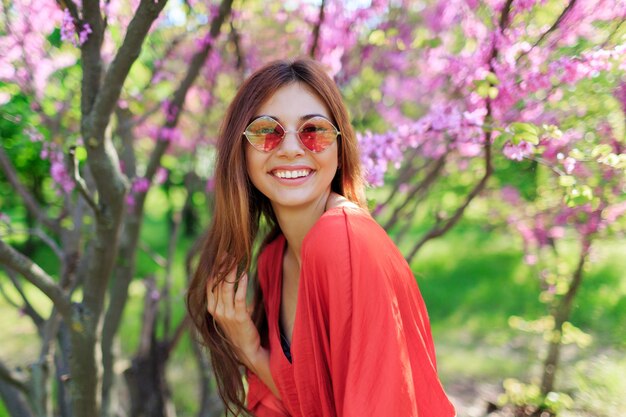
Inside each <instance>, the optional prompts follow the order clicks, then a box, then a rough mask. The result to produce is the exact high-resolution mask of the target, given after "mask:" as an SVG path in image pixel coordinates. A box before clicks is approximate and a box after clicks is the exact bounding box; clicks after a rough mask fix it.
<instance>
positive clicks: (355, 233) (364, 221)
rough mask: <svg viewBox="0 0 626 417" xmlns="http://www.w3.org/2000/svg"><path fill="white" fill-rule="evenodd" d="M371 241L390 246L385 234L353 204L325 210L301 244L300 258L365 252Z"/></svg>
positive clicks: (364, 212) (368, 248)
mask: <svg viewBox="0 0 626 417" xmlns="http://www.w3.org/2000/svg"><path fill="white" fill-rule="evenodd" d="M375 242H378V243H384V244H387V243H390V242H391V241H390V239H389V237H388V236H387V233H386V232H385V231H384V229H383V228H382V227H380V225H379V224H378V223H377V222H376V220H374V218H372V216H371V215H370V213H369V212H368V211H367V210H365V209H363V208H361V207H358V206H357V205H355V204H354V203H348V204H342V205H339V206H336V207H332V208H329V209H328V210H327V211H326V212H324V214H323V215H322V217H320V219H319V220H318V221H317V223H315V225H314V226H313V227H312V228H311V230H310V231H309V233H308V234H307V236H306V237H305V239H304V242H303V256H306V255H309V256H316V255H317V256H323V257H325V258H326V259H336V258H337V257H340V256H342V255H345V254H346V253H354V251H358V252H363V251H366V252H369V251H370V250H374V245H373V244H375Z"/></svg>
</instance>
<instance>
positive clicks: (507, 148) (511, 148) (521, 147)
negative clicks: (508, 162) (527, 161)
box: [502, 140, 535, 161]
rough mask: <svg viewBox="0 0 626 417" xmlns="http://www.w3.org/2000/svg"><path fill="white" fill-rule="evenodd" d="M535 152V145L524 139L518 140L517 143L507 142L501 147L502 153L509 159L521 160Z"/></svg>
mask: <svg viewBox="0 0 626 417" xmlns="http://www.w3.org/2000/svg"><path fill="white" fill-rule="evenodd" d="M534 152H535V146H534V145H533V144H531V143H528V142H526V141H523V140H522V141H520V142H519V143H518V144H517V145H515V144H513V143H512V142H510V141H509V142H507V143H506V144H505V145H504V148H503V149H502V153H503V154H504V156H506V157H507V158H509V159H512V160H514V161H521V160H523V159H524V158H527V157H529V156H531V155H532V154H533V153H534Z"/></svg>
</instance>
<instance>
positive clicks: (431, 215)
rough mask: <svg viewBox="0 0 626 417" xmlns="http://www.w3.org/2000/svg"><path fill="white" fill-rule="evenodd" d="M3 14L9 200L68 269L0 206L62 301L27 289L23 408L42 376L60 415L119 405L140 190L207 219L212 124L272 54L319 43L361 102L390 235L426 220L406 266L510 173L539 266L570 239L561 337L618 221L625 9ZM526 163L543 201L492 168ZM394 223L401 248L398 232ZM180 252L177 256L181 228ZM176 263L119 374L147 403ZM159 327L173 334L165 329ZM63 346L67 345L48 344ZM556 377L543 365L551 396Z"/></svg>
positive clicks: (13, 270) (542, 6)
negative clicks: (29, 357)
mask: <svg viewBox="0 0 626 417" xmlns="http://www.w3.org/2000/svg"><path fill="white" fill-rule="evenodd" d="M2 8H3V9H2V12H3V22H2V25H3V26H2V32H1V33H2V36H1V37H0V50H1V51H3V52H2V53H1V54H0V81H1V82H2V84H0V103H1V105H2V106H3V111H4V113H5V114H7V115H9V116H11V117H9V118H7V117H5V118H4V119H5V120H8V122H5V121H3V122H2V123H0V129H1V132H2V135H3V136H4V137H6V139H5V138H4V137H3V141H5V142H4V143H3V145H4V144H5V143H6V144H7V146H6V147H5V146H3V148H2V149H0V167H1V168H2V171H3V172H4V174H5V176H6V181H7V182H8V183H9V184H10V186H11V188H12V189H14V190H15V194H16V195H17V196H19V200H17V199H16V198H15V197H12V200H11V201H14V202H16V204H19V205H20V206H23V207H25V208H26V210H27V213H28V216H29V219H30V220H29V225H30V226H29V227H30V229H29V231H30V232H31V234H32V235H33V236H37V237H38V239H39V240H40V241H42V242H44V243H45V244H46V245H48V246H49V247H50V248H52V251H53V253H55V255H56V256H57V258H58V260H59V264H60V268H59V272H58V273H51V272H49V271H45V270H44V269H43V268H41V267H39V266H38V265H36V264H35V263H34V262H33V261H32V260H31V259H29V258H28V257H27V256H25V255H24V254H22V253H20V252H18V251H17V250H16V249H15V246H16V245H15V243H14V242H17V241H16V240H12V238H14V237H15V236H12V234H13V235H15V234H16V232H15V230H14V229H13V227H12V226H11V222H10V219H9V218H8V217H7V215H6V214H3V217H2V222H3V224H5V225H6V226H5V229H4V230H5V231H7V233H3V234H2V235H1V236H0V264H2V265H3V266H4V267H5V269H6V271H7V276H8V277H9V279H10V280H11V282H12V283H13V285H15V286H16V287H17V288H20V285H21V284H20V280H19V279H18V276H19V275H21V276H23V277H24V278H25V279H26V280H27V281H29V282H30V283H32V284H34V285H35V286H36V287H38V288H39V289H40V290H41V291H43V292H44V293H45V294H46V295H47V296H48V297H49V298H50V299H51V300H52V301H53V303H54V309H53V312H52V314H51V315H50V317H48V318H46V319H43V318H41V317H40V316H38V314H37V312H36V310H35V308H33V306H32V305H31V303H29V300H28V297H27V296H26V295H25V293H23V292H22V293H23V294H24V296H23V300H22V304H23V306H24V311H25V312H26V313H27V314H28V315H29V316H31V317H32V318H33V321H34V322H36V323H39V325H38V328H39V329H40V332H41V335H42V346H43V347H42V354H41V355H40V360H39V362H38V363H37V364H34V365H33V367H32V368H31V369H32V371H31V372H30V374H29V375H25V374H23V373H21V372H18V371H17V370H14V369H10V368H9V367H8V366H6V365H3V364H2V363H1V362H0V371H1V372H0V387H5V389H2V390H0V393H2V395H3V398H5V400H6V398H9V397H7V396H6V395H5V394H4V393H5V392H9V393H11V396H12V397H11V398H17V400H16V401H14V402H12V403H11V407H10V408H11V409H12V410H13V411H12V412H14V414H15V415H34V414H50V412H49V411H50V410H51V408H53V406H52V405H51V401H50V395H49V394H50V393H49V389H48V387H49V386H50V385H49V384H50V381H51V380H54V381H55V386H56V387H57V390H59V391H60V396H61V400H59V401H57V404H56V405H55V406H54V408H55V409H58V410H63V409H64V408H70V407H71V408H72V409H73V414H74V415H76V416H83V415H84V416H96V415H112V414H121V413H123V411H121V410H116V406H117V405H116V402H115V401H113V399H114V398H118V397H119V396H120V395H122V394H121V393H120V391H119V390H120V387H119V384H117V385H116V383H115V372H114V369H115V367H114V364H115V354H114V349H113V346H114V341H115V337H116V334H117V333H118V330H119V328H120V325H121V321H122V313H123V311H124V307H125V305H126V303H127V300H128V293H129V287H130V285H131V281H132V280H133V278H134V277H135V276H136V275H137V270H136V264H137V252H138V248H139V247H140V246H141V245H142V241H141V235H140V232H141V226H142V223H143V221H144V215H145V210H146V201H147V198H148V197H149V193H150V192H151V191H152V190H155V189H164V190H167V192H171V193H172V194H174V193H175V190H176V189H178V190H180V189H181V188H183V189H184V190H185V192H184V196H183V198H182V199H181V200H182V202H181V203H180V204H179V205H178V207H177V208H176V212H173V213H170V214H171V221H172V224H173V229H172V236H177V233H178V232H177V230H178V227H179V225H180V224H181V221H183V219H186V220H185V221H187V222H190V223H188V228H189V229H190V230H193V229H195V227H194V226H195V225H196V224H197V223H196V222H197V220H194V219H197V218H198V217H202V214H200V215H198V214H197V213H194V212H195V208H194V203H193V201H194V198H196V197H198V196H200V197H202V198H204V199H205V200H204V201H206V199H210V198H211V184H212V182H211V174H212V172H211V166H212V164H211V152H212V148H213V145H214V141H215V139H216V132H217V130H218V128H219V124H220V121H221V116H222V114H223V112H224V110H225V108H226V106H227V104H228V102H229V100H230V98H231V97H232V95H233V94H234V91H235V89H236V86H237V85H238V84H239V83H240V82H241V81H242V80H243V79H244V78H245V76H246V75H247V74H248V73H249V72H250V71H252V70H254V69H255V68H257V67H258V66H259V65H261V64H262V63H264V62H266V61H268V60H270V59H274V58H283V57H289V56H294V55H299V54H304V55H309V56H313V57H315V58H317V59H319V60H320V61H321V62H322V63H323V64H325V65H326V67H327V69H328V72H329V74H330V75H331V76H333V77H334V78H335V80H336V81H337V83H338V85H339V86H340V88H341V89H342V91H343V93H344V96H345V98H346V100H347V102H348V105H349V108H350V109H351V111H352V118H353V123H354V125H355V127H356V128H357V131H358V137H359V141H360V145H361V152H362V161H363V165H364V166H365V168H366V170H367V179H368V182H369V183H370V184H371V185H372V186H373V187H379V186H384V187H382V188H383V191H384V192H387V193H388V195H387V197H386V198H385V199H381V201H375V202H372V205H373V207H372V208H373V212H374V214H375V215H376V216H377V217H378V219H379V220H380V221H381V222H382V223H383V225H384V226H385V227H386V228H387V229H389V230H391V231H396V230H397V225H398V224H400V223H401V224H402V225H403V228H402V229H403V230H409V229H410V226H411V225H413V224H417V223H419V224H426V225H427V226H428V227H429V229H428V230H427V231H426V232H425V233H424V234H423V235H421V236H419V237H418V238H417V239H414V242H412V243H411V247H410V248H409V251H408V252H407V258H408V259H409V260H411V259H413V258H414V256H415V255H416V253H417V252H418V251H419V250H420V249H421V248H422V247H423V245H424V244H425V243H426V242H428V241H429V240H431V239H433V238H436V237H439V236H442V235H443V234H445V233H446V232H448V231H449V230H450V229H451V228H452V227H454V225H455V224H457V222H458V221H459V220H460V219H461V218H462V217H463V215H464V213H465V211H466V209H467V207H468V206H469V205H470V204H471V202H472V201H473V200H475V199H476V198H480V196H482V195H484V191H485V190H487V189H489V188H490V187H491V188H493V189H496V190H497V189H499V187H501V186H503V185H504V184H508V186H507V187H506V188H502V192H504V193H505V200H507V201H511V202H514V203H513V204H514V205H515V207H516V210H513V211H512V212H511V213H510V216H509V220H510V222H511V225H512V226H513V227H514V228H515V229H516V230H518V231H519V232H520V233H521V235H522V236H523V237H524V241H525V242H526V249H527V257H526V260H527V261H528V262H531V263H533V262H535V263H537V264H540V263H545V264H546V265H549V264H550V262H549V261H548V260H546V259H549V257H550V256H554V254H547V253H546V250H545V249H546V248H551V247H553V242H554V241H555V240H558V239H561V238H565V237H570V236H572V233H574V234H575V235H576V236H578V237H579V239H580V242H581V246H580V247H581V251H580V258H579V259H580V260H581V262H580V263H579V264H578V265H580V268H578V267H576V268H574V269H573V270H572V274H570V277H571V278H572V280H571V281H567V280H565V279H560V278H559V280H557V279H556V278H554V277H552V275H551V272H550V271H549V268H548V269H544V270H543V271H544V272H542V273H543V275H542V277H543V278H542V279H543V280H544V284H545V288H546V294H552V296H550V297H551V298H550V301H551V302H552V301H554V303H555V304H554V307H553V308H554V311H555V313H554V318H555V320H554V326H553V328H552V329H551V331H554V332H555V335H563V334H564V331H563V327H564V326H565V327H567V326H568V325H567V324H566V323H567V316H568V314H569V311H570V310H571V299H572V298H573V297H574V296H575V294H576V289H577V288H578V287H579V284H578V282H580V280H581V279H582V276H583V274H582V271H583V269H582V267H583V264H584V263H585V262H586V260H587V257H588V253H589V249H590V247H591V243H592V241H593V239H597V238H598V236H600V235H601V232H602V231H603V230H607V231H608V230H614V231H616V232H619V230H620V228H621V227H623V225H621V224H620V223H619V221H620V220H619V219H620V218H621V217H620V216H621V214H622V212H623V211H624V198H623V194H624V163H625V162H624V151H623V139H624V123H623V119H624V118H623V114H624V113H623V112H624V108H623V106H624V104H623V103H624V95H625V91H626V89H625V88H624V83H623V82H621V81H620V79H622V78H623V72H624V69H626V61H625V59H624V47H623V44H622V43H623V42H622V41H623V36H624V32H625V30H626V28H625V27H624V25H622V22H623V21H624V19H625V18H626V5H625V4H624V2H622V1H619V0H600V1H591V0H570V1H569V2H567V3H565V4H564V3H563V2H559V1H554V0H484V1H480V0H452V1H450V0H447V1H423V2H421V1H409V0H402V1H401V0H387V1H381V0H373V1H371V2H342V1H338V0H322V1H321V2H318V3H316V4H314V3H312V2H259V1H256V2H255V1H250V2H245V3H243V2H242V3H241V4H239V3H237V2H234V4H233V1H232V0H230V1H229V0H222V1H221V2H210V3H202V2H196V1H186V2H182V3H176V4H173V3H171V4H168V5H166V0H156V1H155V0H131V1H128V2H109V1H106V0H105V1H103V2H98V1H94V0H84V1H83V2H82V4H77V3H74V2H73V1H71V0H58V1H57V3H56V4H55V3H51V2H46V3H35V2H33V1H32V0H13V1H9V2H4V3H2ZM583 94H587V95H593V96H594V97H598V99H597V101H598V102H601V103H603V104H602V105H601V106H598V107H597V108H596V109H595V110H594V111H591V110H589V109H587V110H585V111H583V110H581V109H582V108H583V107H584V106H583V104H584V103H579V104H580V105H576V106H575V105H572V104H571V103H572V100H573V99H574V98H577V97H578V98H580V97H582V96H583ZM620 106H622V107H620ZM590 134H592V135H591V136H590ZM33 149H35V150H36V152H30V153H28V152H25V151H26V150H33ZM18 154H21V155H26V154H30V155H31V157H30V159H29V162H28V164H29V167H33V169H32V170H28V171H29V172H23V171H25V170H19V169H15V166H16V162H19V159H20V157H19V156H18ZM33 154H34V155H35V156H32V155H33ZM22 158H23V157H22ZM529 164H530V165H532V166H533V167H536V168H537V169H536V172H538V173H541V175H542V176H541V178H540V181H539V182H540V183H541V187H539V186H538V187H537V190H536V195H537V196H538V197H537V198H535V199H529V198H526V197H525V196H524V195H523V193H522V194H520V192H519V191H517V188H516V187H518V186H519V184H518V183H516V182H515V181H513V180H512V179H510V178H502V174H501V172H500V169H501V168H502V167H512V169H513V170H514V171H515V170H517V171H519V172H525V170H526V168H527V166H528V165H529ZM44 170H45V171H47V172H44ZM502 171H504V170H502ZM28 174H30V176H29V175H28ZM538 175H539V174H538ZM44 177H46V178H47V177H49V178H52V180H53V184H54V185H53V186H54V189H55V194H54V195H53V196H49V195H47V196H43V195H44V194H45V187H44V186H42V185H41V184H42V181H41V180H39V179H40V178H44ZM454 181H456V183H454ZM451 182H452V183H453V184H455V187H456V188H457V191H456V193H457V196H458V198H456V199H455V201H454V202H453V203H452V204H448V203H445V204H444V203H442V204H440V205H436V206H434V207H433V205H432V201H429V200H428V199H427V198H425V197H426V196H427V195H428V194H429V193H431V192H433V190H437V189H441V188H442V187H449V186H450V184H451ZM458 184H462V186H458ZM177 187H178V188H177ZM518 188H519V187H518ZM498 192H499V191H498ZM494 193H495V191H493V192H491V193H489V194H487V195H486V197H485V198H488V196H489V195H494ZM380 194H381V195H384V194H383V193H380ZM51 202H52V203H53V204H52V207H46V205H47V204H50V203H51ZM2 210H3V211H5V210H6V209H5V208H2ZM209 214H210V212H209ZM205 220H206V219H205ZM189 225H190V226H189ZM397 236H398V238H401V237H402V236H404V240H405V241H406V236H407V235H406V234H402V232H399V233H398V235H397ZM12 243H13V244H12ZM169 243H170V247H169V248H168V254H169V255H171V254H173V253H174V249H175V247H176V239H175V238H174V239H172V240H171V241H170V242H169ZM192 253H193V248H192V250H191V251H190V257H191V254H192ZM544 258H546V259H544ZM159 262H161V261H159ZM172 262H173V258H172V256H168V257H167V259H166V260H165V261H163V262H161V267H162V268H163V269H164V270H165V271H166V275H167V277H166V278H167V279H166V280H165V283H164V284H163V285H157V284H156V283H155V281H154V280H152V279H147V280H146V285H147V287H148V291H147V293H146V294H147V296H146V301H145V304H146V307H145V312H144V319H145V320H144V331H142V338H141V343H140V348H139V350H138V353H137V355H136V356H135V357H134V358H133V365H132V367H131V368H130V371H129V372H128V373H126V375H127V379H128V381H129V385H131V386H132V384H133V381H135V382H134V383H135V384H137V381H141V380H144V381H146V380H149V381H153V385H152V388H151V389H150V390H148V391H150V393H149V395H154V396H156V398H158V399H159V400H158V401H157V403H159V401H165V402H167V400H168V398H167V395H166V393H163V390H162V387H163V386H165V385H166V384H165V383H164V378H165V376H164V373H163V365H162V363H163V362H165V360H166V359H167V358H168V357H169V354H170V353H171V351H172V349H173V348H174V346H175V345H176V342H177V341H178V340H180V336H181V334H182V332H183V329H184V328H185V327H184V326H185V323H184V321H181V322H179V323H176V324H175V325H170V321H171V320H172V319H171V317H170V316H171V314H169V313H167V312H168V311H170V310H171V309H170V307H166V308H165V311H166V314H164V315H163V314H161V315H160V314H159V308H160V307H159V305H161V304H163V305H166V306H168V305H169V303H171V301H170V298H169V296H170V295H171V288H172V272H171V268H172ZM187 268H188V269H189V268H190V264H189V263H188V265H187ZM545 271H547V272H545ZM557 281H558V282H559V284H557ZM555 288H557V289H558V290H557V289H555ZM77 289H81V293H82V298H81V299H80V301H77V302H76V301H72V300H76V297H77V295H74V296H73V297H72V295H73V294H74V293H75V292H76V290H77ZM79 298H80V297H79ZM159 320H162V323H161V325H162V326H163V328H164V329H166V330H165V331H164V332H163V333H164V336H163V337H162V338H161V339H159V340H158V341H157V340H156V338H155V336H154V334H155V333H156V331H155V328H156V326H157V322H158V321H159ZM55 339H56V340H57V342H56V343H57V344H59V346H61V349H58V350H57V351H56V352H55V353H54V354H53V353H52V352H53V351H52V346H53V345H54V340H55ZM555 341H556V343H554V344H553V345H552V346H554V347H552V348H551V349H552V350H551V353H550V355H549V357H548V359H547V360H546V363H547V365H550V366H546V369H547V368H550V369H556V364H557V363H558V346H560V343H561V341H562V339H561V338H558V337H556V336H555ZM157 342H158V343H157ZM554 352H556V353H554ZM197 353H198V355H197V358H198V360H199V362H198V363H199V368H200V369H201V370H202V372H201V374H202V376H203V378H202V384H203V387H204V389H203V397H202V401H201V404H202V406H201V412H200V414H201V415H208V414H210V412H211V410H212V409H213V405H212V404H211V401H212V400H211V397H210V393H211V389H210V388H209V387H210V380H209V377H208V375H210V372H209V370H208V368H207V367H208V364H207V362H206V358H204V359H203V356H202V352H200V351H197ZM100 356H101V360H100ZM555 358H556V359H555ZM53 363H54V366H53ZM159 364H161V365H159ZM52 369H54V370H55V375H51V374H50V373H49V372H50V370H52ZM150 369H159V371H158V372H157V375H153V374H150V373H149V372H148V371H149V370H150ZM553 377H554V372H552V373H551V374H550V375H546V377H545V383H544V384H543V387H542V394H543V395H544V397H545V396H546V395H547V394H548V393H549V392H550V391H552V390H553V381H554V379H553ZM68 388H70V389H71V392H72V395H69V391H68ZM131 391H132V390H131ZM142 395H143V394H137V395H135V396H133V397H132V398H131V403H132V405H131V408H132V409H133V410H135V411H133V412H136V413H140V412H141V411H140V410H142V406H145V405H146V404H149V403H151V402H150V399H151V398H153V397H142ZM7 403H8V401H7ZM159 404H160V405H159V407H157V408H159V409H160V410H161V411H160V413H166V411H164V410H166V409H167V406H165V405H163V404H161V403H159ZM18 410H21V411H18ZM143 411H145V410H143ZM29 412H30V414H28V413H29ZM155 412H156V411H155ZM19 413H22V414H19ZM61 413H62V414H63V415H70V413H69V412H63V411H61Z"/></svg>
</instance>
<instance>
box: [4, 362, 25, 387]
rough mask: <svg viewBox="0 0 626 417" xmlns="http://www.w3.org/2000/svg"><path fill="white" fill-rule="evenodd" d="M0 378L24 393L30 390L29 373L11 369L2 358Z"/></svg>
mask: <svg viewBox="0 0 626 417" xmlns="http://www.w3.org/2000/svg"><path fill="white" fill-rule="evenodd" d="M0 379H2V380H4V381H6V382H8V383H9V384H11V385H12V386H13V387H14V388H17V389H18V390H20V391H22V392H23V393H27V392H28V389H29V388H28V375H26V374H25V373H24V372H21V371H18V370H15V369H10V368H9V367H8V366H7V365H6V364H5V363H4V362H3V361H1V360H0Z"/></svg>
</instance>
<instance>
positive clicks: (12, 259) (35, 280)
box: [0, 239, 71, 321]
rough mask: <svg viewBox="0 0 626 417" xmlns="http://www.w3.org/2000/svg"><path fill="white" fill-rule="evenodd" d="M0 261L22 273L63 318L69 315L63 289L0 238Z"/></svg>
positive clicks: (68, 303)
mask: <svg viewBox="0 0 626 417" xmlns="http://www.w3.org/2000/svg"><path fill="white" fill-rule="evenodd" d="M0 263H2V264H3V265H7V266H8V267H9V268H11V269H14V270H15V271H16V272H18V273H20V274H22V275H23V276H24V278H26V279H27V280H28V281H29V282H30V283H31V284H33V285H34V286H35V287H37V288H39V289H40V290H41V291H42V292H43V293H44V294H46V295H47V296H48V297H49V298H50V299H51V300H52V302H53V303H54V305H55V306H56V307H57V308H58V309H59V312H61V314H62V315H63V317H64V318H66V319H68V321H69V318H70V317H71V303H70V300H69V298H68V297H67V296H66V294H65V292H64V291H63V289H62V288H61V287H60V286H59V285H58V284H57V283H56V282H54V280H53V279H52V278H51V277H50V275H48V274H47V273H46V272H45V271H44V270H43V269H41V267H39V265H37V264H36V263H34V262H33V261H32V260H30V259H29V258H28V257H26V256H24V255H22V254H21V253H19V252H18V251H16V250H15V249H13V248H12V247H11V246H9V245H7V244H6V243H5V242H4V240H2V239H0Z"/></svg>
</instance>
